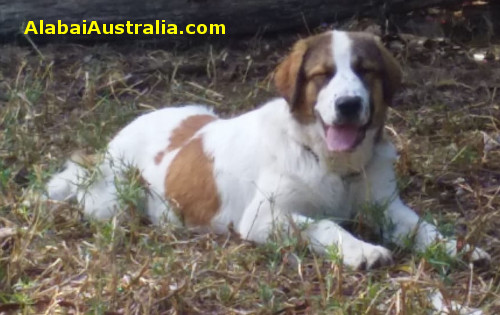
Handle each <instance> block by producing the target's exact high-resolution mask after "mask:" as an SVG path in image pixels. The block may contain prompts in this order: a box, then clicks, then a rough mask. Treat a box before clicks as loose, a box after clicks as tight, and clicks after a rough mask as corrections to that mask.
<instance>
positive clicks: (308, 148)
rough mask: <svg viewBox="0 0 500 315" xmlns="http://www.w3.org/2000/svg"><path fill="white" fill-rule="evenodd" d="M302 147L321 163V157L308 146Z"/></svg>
mask: <svg viewBox="0 0 500 315" xmlns="http://www.w3.org/2000/svg"><path fill="white" fill-rule="evenodd" d="M302 147H303V148H304V150H305V151H306V152H308V153H309V154H311V155H312V156H313V157H314V160H316V163H319V156H318V155H317V154H316V153H315V152H314V151H313V150H312V149H311V148H310V147H309V146H307V145H305V144H303V145H302Z"/></svg>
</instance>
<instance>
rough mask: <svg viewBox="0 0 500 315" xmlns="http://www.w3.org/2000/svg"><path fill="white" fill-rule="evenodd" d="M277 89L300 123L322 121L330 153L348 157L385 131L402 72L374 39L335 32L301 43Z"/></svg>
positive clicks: (284, 66) (283, 70)
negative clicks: (374, 133) (376, 133)
mask: <svg viewBox="0 0 500 315" xmlns="http://www.w3.org/2000/svg"><path fill="white" fill-rule="evenodd" d="M275 84H276V88H277V89H278V91H279V93H280V94H281V95H282V96H283V97H284V98H285V99H286V101H287V102H288V104H289V105H290V110H291V112H292V114H293V115H294V117H295V118H296V119H297V120H298V121H299V122H301V123H304V124H309V123H313V122H317V121H318V120H319V121H321V123H322V125H323V127H324V132H325V141H326V145H327V148H328V150H329V151H332V152H346V151H347V152H348V151H352V150H354V149H355V148H356V147H357V145H358V144H360V143H361V142H362V141H363V140H364V138H365V133H366V131H367V130H368V129H376V130H381V128H383V124H384V120H385V115H386V110H387V106H390V105H391V104H392V98H393V96H394V93H395V91H396V90H397V89H398V88H399V86H400V84H401V69H400V67H399V64H398V62H397V61H396V60H395V59H394V57H393V56H392V55H391V54H390V53H389V51H388V50H387V49H386V48H385V47H384V46H383V45H382V43H381V42H380V40H379V39H378V38H377V37H375V36H374V35H371V34H368V33H355V32H342V31H332V32H326V33H322V34H320V35H316V36H312V37H309V38H306V39H302V40H299V41H298V42H297V43H296V44H295V46H294V47H293V49H292V52H291V53H290V54H289V55H288V56H287V57H286V58H285V60H284V61H283V62H282V63H281V64H280V65H279V66H278V68H277V70H276V73H275Z"/></svg>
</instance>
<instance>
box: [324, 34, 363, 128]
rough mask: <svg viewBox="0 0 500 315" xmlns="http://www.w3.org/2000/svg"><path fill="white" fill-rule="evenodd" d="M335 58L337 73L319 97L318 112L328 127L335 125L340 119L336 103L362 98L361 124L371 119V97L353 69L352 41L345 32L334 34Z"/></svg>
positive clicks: (333, 48) (333, 49)
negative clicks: (355, 97)
mask: <svg viewBox="0 0 500 315" xmlns="http://www.w3.org/2000/svg"><path fill="white" fill-rule="evenodd" d="M332 42H333V47H332V51H333V57H334V59H335V66H336V73H335V76H334V77H333V79H332V80H331V81H330V82H329V83H328V85H327V86H326V88H324V89H323V90H321V92H320V93H319V95H318V104H317V105H316V110H317V111H318V113H319V115H320V116H321V118H322V119H323V122H324V123H325V124H327V125H333V124H334V123H335V122H337V120H338V119H339V117H338V114H337V112H336V110H335V101H336V100H337V99H338V98H339V97H342V96H359V97H361V100H362V104H361V116H360V124H361V125H364V124H366V123H367V122H368V119H369V118H370V95H369V91H368V90H367V88H366V87H365V85H364V84H363V81H361V79H360V78H359V77H358V76H357V75H356V73H354V71H353V70H352V68H351V44H352V43H351V40H350V39H349V37H348V36H347V34H346V33H345V32H339V31H334V32H333V41H332Z"/></svg>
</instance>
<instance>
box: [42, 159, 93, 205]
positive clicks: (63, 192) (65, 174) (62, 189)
mask: <svg viewBox="0 0 500 315" xmlns="http://www.w3.org/2000/svg"><path fill="white" fill-rule="evenodd" d="M91 164H94V157H93V156H88V155H85V154H84V153H83V152H81V151H77V152H75V153H73V155H72V156H71V158H70V159H69V160H68V161H67V162H66V164H65V165H64V170H63V171H62V172H60V173H57V174H55V175H54V176H52V178H51V179H50V181H49V182H48V183H47V186H46V188H47V197H48V198H49V199H52V200H72V199H75V198H76V195H77V192H78V188H79V187H80V183H81V182H82V181H83V180H84V179H85V177H86V176H87V175H88V172H87V168H88V166H89V165H91Z"/></svg>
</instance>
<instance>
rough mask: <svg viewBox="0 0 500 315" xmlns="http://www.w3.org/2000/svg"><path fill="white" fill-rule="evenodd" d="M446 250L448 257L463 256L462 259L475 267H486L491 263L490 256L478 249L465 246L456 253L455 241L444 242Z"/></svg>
mask: <svg viewBox="0 0 500 315" xmlns="http://www.w3.org/2000/svg"><path fill="white" fill-rule="evenodd" d="M446 248H447V251H448V253H449V254H450V255H452V256H457V255H460V254H463V255H464V256H463V257H464V258H465V259H466V260H468V261H470V262H472V263H474V264H475V265H488V264H489V263H490V262H491V256H490V254H488V253H487V252H486V251H485V250H483V249H481V248H479V247H475V248H473V247H471V246H470V245H468V244H466V245H465V246H463V248H462V249H461V250H460V253H458V252H457V241H455V240H449V241H447V242H446Z"/></svg>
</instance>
